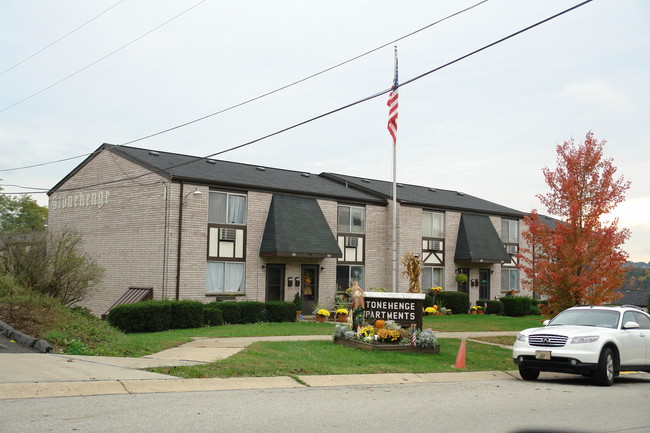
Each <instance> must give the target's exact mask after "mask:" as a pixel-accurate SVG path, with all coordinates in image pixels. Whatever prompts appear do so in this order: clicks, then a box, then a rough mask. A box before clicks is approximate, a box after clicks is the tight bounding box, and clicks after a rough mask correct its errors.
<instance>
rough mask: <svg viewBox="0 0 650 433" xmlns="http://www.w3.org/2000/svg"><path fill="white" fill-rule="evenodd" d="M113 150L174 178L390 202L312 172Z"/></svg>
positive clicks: (320, 195) (138, 151)
mask: <svg viewBox="0 0 650 433" xmlns="http://www.w3.org/2000/svg"><path fill="white" fill-rule="evenodd" d="M110 149H111V151H113V152H115V153H117V154H119V155H122V156H124V157H125V158H128V159H130V160H132V161H133V162H136V163H139V164H141V165H144V166H146V167H147V168H149V169H151V170H154V171H160V172H161V173H162V174H165V175H167V176H169V177H171V178H172V179H178V180H185V181H195V182H199V183H214V184H219V185H224V186H231V187H235V188H244V189H253V190H269V191H274V192H286V193H295V194H303V195H314V196H319V197H329V198H344V199H347V200H358V201H362V202H371V203H378V204H384V203H385V202H386V201H385V200H384V199H382V198H380V197H378V196H377V195H376V194H370V193H367V192H363V191H359V190H358V189H353V188H346V187H345V185H342V184H340V183H337V182H332V181H330V180H328V179H326V178H324V177H322V176H319V175H317V174H312V173H305V172H300V171H292V170H282V169H277V168H271V167H261V166H255V165H249V164H241V163H236V162H228V161H221V160H216V159H205V158H201V157H195V156H188V155H180V154H177V153H169V152H162V151H150V150H148V149H140V148H136V147H128V146H119V147H118V146H115V147H111V148H110Z"/></svg>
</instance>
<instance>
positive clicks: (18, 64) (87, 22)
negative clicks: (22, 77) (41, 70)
mask: <svg viewBox="0 0 650 433" xmlns="http://www.w3.org/2000/svg"><path fill="white" fill-rule="evenodd" d="M123 1H124V0H120V1H118V2H117V3H115V4H114V5H113V6H111V7H109V8H108V9H106V10H105V11H104V12H102V13H100V14H99V15H96V16H95V17H93V18H91V19H89V20H88V21H86V22H85V23H83V24H82V25H80V26H79V27H77V28H76V29H74V30H72V31H70V32H68V33H66V34H65V35H63V36H61V37H60V38H59V39H57V40H55V41H54V42H52V43H51V44H49V45H46V46H45V47H43V48H41V49H40V50H38V51H36V52H35V53H34V54H32V55H31V56H29V57H26V58H24V59H23V60H21V61H20V62H18V63H16V64H15V65H13V66H10V67H8V68H7V69H5V70H4V71H2V72H0V75H2V74H4V73H5V72H9V71H11V70H12V69H13V68H15V67H16V66H20V65H22V64H23V63H25V62H26V61H27V60H29V59H31V58H32V57H35V56H37V55H38V54H41V53H42V52H43V51H45V50H47V49H48V48H50V47H52V46H53V45H56V44H57V43H59V42H60V41H62V40H63V39H65V38H67V37H68V36H70V35H71V34H73V33H74V32H76V31H77V30H79V29H81V28H82V27H85V26H86V25H88V24H90V23H91V22H93V21H95V20H96V19H97V18H99V17H101V16H102V15H104V14H105V13H106V12H108V11H110V10H111V9H113V8H114V7H115V6H117V5H119V4H120V3H122V2H123Z"/></svg>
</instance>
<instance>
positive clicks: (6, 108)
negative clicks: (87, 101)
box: [0, 0, 207, 113]
mask: <svg viewBox="0 0 650 433" xmlns="http://www.w3.org/2000/svg"><path fill="white" fill-rule="evenodd" d="M206 1H207V0H201V1H200V2H198V3H197V4H195V5H194V6H192V7H190V8H189V9H186V10H184V11H183V12H181V13H179V14H178V15H176V16H175V17H173V18H170V19H168V20H167V21H165V22H164V23H162V24H160V25H158V26H156V27H154V28H153V29H151V30H149V31H148V32H146V33H144V34H142V35H140V36H138V37H137V38H135V39H134V40H132V41H131V42H129V43H127V44H125V45H122V46H121V47H120V48H118V49H116V50H114V51H111V52H110V53H108V54H106V55H105V56H103V57H101V58H99V59H97V60H95V61H94V62H92V63H90V64H89V65H86V66H84V67H83V68H81V69H79V70H78V71H76V72H73V73H72V74H70V75H68V76H66V77H64V78H61V79H60V80H59V81H56V82H54V83H52V84H50V85H49V86H47V87H45V88H43V89H41V90H39V91H38V92H36V93H32V94H31V95H29V96H28V97H26V98H23V99H21V100H20V101H18V102H14V103H13V104H11V105H9V106H7V107H5V108H3V109H2V110H0V113H4V112H5V111H7V110H9V109H10V108H13V107H15V106H16V105H18V104H21V103H23V102H25V101H27V100H29V99H32V98H33V97H34V96H36V95H40V94H41V93H43V92H45V91H47V90H49V89H51V88H52V87H54V86H57V85H59V84H61V83H63V82H64V81H66V80H68V79H70V78H72V77H74V76H75V75H77V74H79V73H81V72H83V71H85V70H86V69H88V68H90V67H92V66H95V65H96V64H97V63H99V62H101V61H102V60H104V59H107V58H108V57H110V56H112V55H113V54H115V53H117V52H119V51H122V50H123V49H124V48H126V47H128V46H129V45H132V44H134V43H136V42H137V41H139V40H140V39H142V38H144V37H145V36H148V35H150V34H151V33H153V32H155V31H156V30H158V29H159V28H161V27H163V26H165V25H167V24H169V23H170V22H172V21H174V20H175V19H176V18H178V17H180V16H181V15H184V14H186V13H187V12H189V11H191V10H192V9H194V8H195V7H197V6H199V5H200V4H201V3H205V2H206Z"/></svg>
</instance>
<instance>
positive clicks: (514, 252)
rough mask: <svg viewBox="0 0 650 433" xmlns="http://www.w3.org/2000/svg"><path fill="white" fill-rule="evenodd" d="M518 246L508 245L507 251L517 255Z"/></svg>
mask: <svg viewBox="0 0 650 433" xmlns="http://www.w3.org/2000/svg"><path fill="white" fill-rule="evenodd" d="M517 250H518V248H517V245H506V251H507V252H508V254H517Z"/></svg>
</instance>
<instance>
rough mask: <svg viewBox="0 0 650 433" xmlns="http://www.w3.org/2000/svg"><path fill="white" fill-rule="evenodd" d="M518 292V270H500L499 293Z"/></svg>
mask: <svg viewBox="0 0 650 433" xmlns="http://www.w3.org/2000/svg"><path fill="white" fill-rule="evenodd" d="M510 290H514V291H515V292H518V291H519V269H501V291H502V292H509V291H510Z"/></svg>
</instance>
